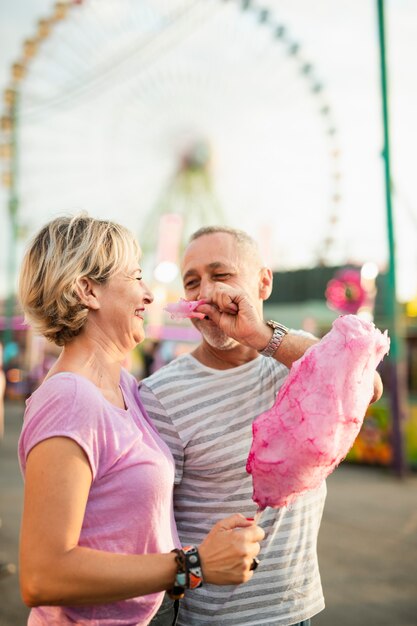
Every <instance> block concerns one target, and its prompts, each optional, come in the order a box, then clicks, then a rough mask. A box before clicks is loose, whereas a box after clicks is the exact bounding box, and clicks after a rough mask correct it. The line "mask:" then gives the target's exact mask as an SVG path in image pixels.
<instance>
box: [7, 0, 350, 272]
mask: <svg viewBox="0 0 417 626" xmlns="http://www.w3.org/2000/svg"><path fill="white" fill-rule="evenodd" d="M5 99H6V108H5V112H4V114H3V117H2V138H1V145H2V151H1V154H2V156H3V165H2V167H3V181H4V183H5V184H6V185H8V186H9V187H10V189H11V197H12V202H11V204H10V205H9V206H10V207H11V209H10V210H11V211H12V212H14V218H15V220H16V226H17V227H18V228H17V230H18V232H20V233H21V235H22V236H23V237H26V236H27V235H28V234H30V233H32V232H33V231H35V230H36V229H37V228H38V227H39V226H40V225H41V224H43V223H44V222H45V221H47V220H48V219H51V218H52V217H53V216H55V215H58V214H62V213H63V212H74V211H75V210H87V211H88V212H89V213H90V214H92V215H94V216H97V217H105V218H109V219H114V220H118V221H121V222H122V223H124V224H125V225H127V226H128V227H129V228H130V229H132V230H133V231H134V232H135V233H136V234H137V235H138V239H139V241H140V243H141V245H142V247H143V249H144V250H145V252H148V253H149V254H150V255H151V256H152V251H154V250H156V248H157V243H158V242H157V237H158V235H157V233H158V227H159V222H160V219H161V217H162V216H163V215H166V214H174V215H177V216H179V218H180V226H179V227H178V228H177V236H178V242H179V244H180V243H181V241H183V240H184V238H185V237H187V236H188V235H189V234H190V231H192V230H194V229H195V228H197V227H198V226H201V225H204V224H209V223H227V224H229V225H232V226H237V227H241V228H244V229H246V230H248V231H249V232H251V233H252V234H253V235H254V236H255V238H257V239H259V240H260V241H261V244H262V247H263V249H264V251H265V252H266V254H267V257H268V258H267V260H268V261H269V263H271V265H272V266H273V267H274V268H283V267H287V268H291V267H297V266H298V267H300V266H303V265H304V266H306V265H307V266H308V265H311V264H313V263H317V261H326V259H327V257H328V255H329V254H330V256H331V252H332V245H333V244H334V242H335V240H336V239H337V220H338V211H339V206H340V200H341V196H340V186H341V182H340V176H341V173H340V166H339V157H340V150H339V146H338V134H337V129H336V125H335V121H334V116H333V113H332V109H331V106H330V103H329V99H328V97H327V95H326V90H325V88H324V86H323V84H322V82H321V81H320V80H319V78H318V72H317V70H316V68H315V66H314V63H313V62H312V61H311V60H309V59H308V58H307V57H306V56H305V54H304V52H303V49H302V47H301V46H300V44H299V43H298V42H297V40H296V39H295V38H294V36H293V35H292V33H291V32H290V31H289V30H288V28H287V27H286V25H285V24H284V23H282V21H280V19H279V18H278V17H277V16H276V15H274V13H273V12H272V11H270V10H268V9H267V8H265V7H264V6H261V5H259V4H257V3H256V2H252V1H250V0H229V1H225V0H141V2H137V1H135V0H84V1H82V2H80V1H78V2H58V3H57V4H56V5H55V7H54V9H53V13H52V14H51V16H49V17H48V16H47V17H44V18H42V19H41V20H40V21H39V24H38V26H37V30H36V33H35V34H34V36H33V37H32V38H30V39H28V40H27V41H25V42H24V44H23V48H22V57H21V58H20V59H18V61H17V62H16V64H15V65H14V66H13V68H12V78H11V84H10V86H9V87H8V89H7V90H6V93H5ZM13 202H14V203H13ZM177 225H178V222H177Z"/></svg>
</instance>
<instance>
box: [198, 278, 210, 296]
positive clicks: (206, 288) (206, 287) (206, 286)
mask: <svg viewBox="0 0 417 626" xmlns="http://www.w3.org/2000/svg"><path fill="white" fill-rule="evenodd" d="M212 292H213V283H212V281H211V280H208V279H202V280H201V281H200V289H199V292H198V298H197V300H211V294H212Z"/></svg>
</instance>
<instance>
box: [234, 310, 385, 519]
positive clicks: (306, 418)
mask: <svg viewBox="0 0 417 626" xmlns="http://www.w3.org/2000/svg"><path fill="white" fill-rule="evenodd" d="M388 349H389V339H388V336H387V331H385V333H384V334H382V333H381V332H380V331H379V330H378V329H377V328H375V326H374V324H372V322H366V321H363V320H361V319H360V318H359V317H356V316H355V315H346V316H344V317H339V318H338V319H337V320H335V321H334V322H333V327H332V329H331V330H330V332H329V333H327V335H325V337H323V339H322V340H321V341H320V342H319V343H317V344H315V345H314V346H312V347H311V348H309V349H308V350H307V351H306V353H305V354H304V356H303V357H301V358H300V359H299V360H298V361H296V362H295V363H294V364H293V366H292V368H291V371H290V373H289V375H288V378H287V380H286V381H285V383H284V384H283V386H282V387H281V389H280V391H279V393H278V395H277V398H276V401H275V404H274V405H273V407H272V408H271V409H269V411H266V412H265V413H262V414H261V415H259V416H258V417H257V418H256V420H255V422H254V423H253V427H252V428H253V442H252V447H251V450H250V453H249V456H248V460H247V464H246V470H247V471H248V472H249V473H250V474H252V479H253V488H254V489H253V500H254V501H255V502H256V503H257V504H258V506H259V508H260V509H263V508H265V507H266V506H272V507H280V506H287V505H289V504H290V503H291V502H293V501H294V500H295V499H296V498H297V497H298V496H299V495H300V494H302V493H304V492H306V491H308V490H310V489H315V488H316V487H318V486H319V485H320V484H321V483H322V481H323V480H324V479H325V478H326V477H327V476H328V475H329V474H330V473H331V472H332V471H333V470H334V469H335V467H337V465H338V464H339V463H340V462H341V461H342V460H343V459H344V457H345V456H346V454H347V453H348V452H349V450H350V448H351V447H352V445H353V442H354V441H355V438H356V436H357V434H358V433H359V430H360V428H361V425H362V422H363V418H364V416H365V412H366V409H367V407H368V405H369V403H370V401H371V399H372V396H373V388H374V374H375V370H376V367H377V365H378V363H379V362H380V361H381V359H382V358H383V356H384V355H385V354H386V353H387V352H388Z"/></svg>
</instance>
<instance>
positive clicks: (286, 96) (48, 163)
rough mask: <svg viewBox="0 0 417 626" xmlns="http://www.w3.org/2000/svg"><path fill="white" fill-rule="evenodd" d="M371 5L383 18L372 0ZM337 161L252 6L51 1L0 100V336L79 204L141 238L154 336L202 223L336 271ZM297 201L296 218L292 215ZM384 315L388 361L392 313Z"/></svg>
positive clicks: (325, 121)
mask: <svg viewBox="0 0 417 626" xmlns="http://www.w3.org/2000/svg"><path fill="white" fill-rule="evenodd" d="M378 8H379V10H380V16H382V17H383V13H382V9H383V2H382V0H379V1H378ZM381 24H382V21H381ZM381 42H383V37H381ZM381 50H382V57H383V55H384V53H385V52H384V49H383V46H382V45H381ZM382 57H381V58H382ZM382 70H383V71H382V75H383V78H384V77H385V68H384V67H382ZM384 111H385V109H384ZM386 118H387V112H386ZM386 122H387V119H386ZM387 140H388V134H387V135H386V146H385V153H384V154H385V163H386V167H387V170H388V171H387V176H388V179H389V150H388V143H387ZM340 156H341V153H340V147H339V134H338V129H337V125H336V123H335V115H334V113H333V110H332V107H331V101H330V98H329V96H328V94H327V92H326V89H325V86H324V84H323V82H322V80H320V78H319V76H318V72H317V69H316V67H315V64H314V62H312V61H311V59H309V58H308V57H307V56H306V54H305V52H304V50H303V48H302V46H301V45H300V43H299V41H297V39H296V38H294V36H293V35H292V32H291V30H290V29H289V28H288V27H287V25H286V24H285V23H282V21H281V20H280V19H278V18H277V17H276V16H275V15H274V13H273V12H272V11H271V10H269V9H267V8H265V7H264V6H262V5H261V4H259V3H258V2H255V1H253V0H229V1H226V0H147V1H144V2H135V1H134V0H68V1H59V2H56V4H55V5H54V6H53V8H52V10H51V13H50V14H49V15H46V16H43V17H42V18H41V19H40V20H39V21H38V23H37V25H36V26H35V28H34V31H33V32H32V33H29V38H28V39H26V40H25V41H24V42H23V43H22V47H21V52H20V55H19V57H18V58H17V59H16V62H15V63H14V64H13V65H12V67H11V71H10V81H9V84H8V85H7V87H6V89H5V90H4V94H3V112H2V116H1V129H0V158H1V177H2V182H3V185H4V186H5V187H6V188H7V193H8V207H7V213H8V223H9V237H8V240H7V241H8V246H9V249H8V254H7V259H8V261H7V262H8V267H7V280H8V286H7V291H8V294H7V301H6V307H5V308H6V310H5V337H4V339H5V342H6V343H7V342H8V341H10V340H11V337H12V332H13V330H12V326H13V324H12V320H13V318H14V315H15V313H16V311H15V282H16V272H17V270H16V268H17V265H18V263H19V260H20V256H21V253H22V244H23V243H24V241H25V240H26V239H27V237H28V236H29V235H31V234H32V233H34V232H35V231H36V230H37V229H38V228H39V227H40V226H41V225H42V224H43V223H44V222H46V221H47V220H48V219H50V218H52V217H53V216H55V215H57V214H62V213H64V212H71V213H73V212H74V211H75V210H87V211H88V212H89V213H91V214H93V215H95V216H97V217H103V218H109V219H115V220H119V221H121V222H123V223H124V224H125V225H126V226H128V227H129V228H130V229H131V230H133V231H134V232H135V233H136V234H137V235H138V239H139V242H140V244H141V247H142V250H143V253H144V258H143V265H144V269H145V275H148V276H152V280H149V279H148V282H149V283H151V284H152V283H153V284H152V287H153V290H154V292H155V294H156V296H157V297H156V298H155V300H156V306H155V310H154V319H153V320H150V322H151V324H153V326H154V328H155V329H157V328H158V327H162V326H163V325H164V323H166V320H164V317H163V313H162V307H163V304H164V303H165V302H166V301H167V300H169V299H170V298H171V299H172V298H176V297H177V296H178V290H179V286H178V283H176V282H175V281H176V280H178V279H177V278H176V276H175V274H176V271H177V262H178V258H179V254H180V251H181V249H182V247H183V246H184V244H185V241H186V240H187V238H188V236H189V235H190V233H191V232H192V231H193V230H195V229H196V228H198V227H200V226H203V225H207V224H213V223H220V224H222V223H223V224H229V225H231V226H237V227H242V228H244V229H246V230H248V231H249V232H251V233H252V234H253V235H254V236H255V238H257V239H258V240H260V243H261V245H262V248H263V250H264V252H265V254H266V257H267V261H268V263H269V264H270V265H271V266H272V267H273V268H274V269H283V268H285V269H286V268H294V267H297V266H298V267H300V266H303V265H304V266H305V267H312V266H314V265H325V264H331V265H335V264H338V263H339V264H340V263H343V262H344V258H345V257H346V249H343V246H341V238H340V233H339V231H340V228H339V224H340V213H341V211H340V207H341V202H342V196H341V166H340ZM294 180H296V181H297V183H296V184H294ZM307 201H308V206H309V211H308V212H304V213H303V215H302V216H300V215H297V211H292V210H290V211H289V210H288V207H299V206H306V204H307ZM387 201H388V204H389V192H387ZM388 215H389V216H390V207H388ZM284 219H285V224H286V229H285V232H284V229H283V228H280V227H279V226H280V224H282V223H283V222H284ZM300 222H302V223H303V230H300V228H299V226H300ZM388 225H389V227H390V228H391V231H392V220H391V221H390V218H389V219H388ZM291 228H297V229H298V230H297V233H298V234H297V239H298V246H297V254H298V256H297V257H295V256H294V251H293V248H294V246H289V244H288V241H287V239H288V238H287V234H286V233H288V231H289V229H291ZM391 231H390V232H391ZM323 233H324V234H323ZM390 245H391V246H392V247H393V241H390ZM391 257H392V266H390V276H391V301H392V302H394V301H395V268H394V265H393V262H394V261H393V258H394V255H393V253H392V254H391ZM392 306H394V305H393V304H392ZM390 316H391V318H392V320H393V321H392V328H391V329H390V334H391V340H393V339H394V342H392V344H391V345H393V346H394V357H395V358H396V354H397V352H398V350H397V347H396V346H397V344H396V340H395V337H396V323H397V322H396V311H395V307H394V308H392V310H391V311H390ZM155 332H157V331H156V330H155ZM394 370H395V368H394ZM396 411H397V413H398V407H397V409H396ZM399 437H400V433H399V431H398V433H397V439H398V440H399ZM398 447H400V443H398ZM397 465H398V466H399V467H400V466H401V465H402V460H401V458H399V459H397Z"/></svg>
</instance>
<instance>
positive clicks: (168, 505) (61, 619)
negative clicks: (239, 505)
mask: <svg viewBox="0 0 417 626" xmlns="http://www.w3.org/2000/svg"><path fill="white" fill-rule="evenodd" d="M120 388H121V390H122V393H123V396H124V400H125V405H126V407H127V409H126V410H124V409H119V408H117V407H115V406H114V405H112V404H111V403H110V402H108V401H107V400H106V399H105V397H104V396H103V395H102V393H101V392H100V390H99V389H98V388H97V387H96V386H95V385H94V384H93V383H92V382H90V381H89V380H88V379H86V378H84V377H83V376H79V375H77V374H72V373H67V372H61V373H59V374H55V375H54V376H52V377H51V378H49V379H48V380H47V381H45V382H44V383H43V384H42V385H41V386H40V387H39V389H37V390H36V391H35V392H34V393H33V394H32V396H31V397H30V398H29V399H28V400H27V407H26V412H25V417H24V424H23V429H22V433H21V436H20V440H19V460H20V464H21V468H22V472H23V475H24V473H25V467H26V459H27V455H28V454H29V452H30V450H31V449H32V448H33V447H34V446H35V445H36V444H37V443H39V442H40V441H42V440H44V439H48V438H50V437H57V436H60V437H62V436H64V437H69V438H70V439H73V440H74V441H75V442H76V443H77V444H78V445H79V446H80V447H81V448H82V449H83V450H84V452H85V454H86V455H87V458H88V460H89V463H90V466H91V471H92V476H93V482H92V485H91V489H90V493H89V496H88V501H87V506H86V510H85V516H84V521H83V525H82V529H81V534H80V540H79V545H80V546H87V547H89V548H93V549H96V550H104V551H107V552H118V553H123V554H149V553H157V552H169V551H170V550H172V548H174V547H178V546H179V540H178V535H177V531H176V526H175V521H174V515H173V506H172V492H173V481H174V460H173V458H172V455H171V453H170V451H169V449H168V447H167V446H166V444H165V443H164V442H163V441H162V439H161V438H160V437H159V435H158V433H157V431H156V429H155V427H154V426H153V425H152V424H151V422H150V420H149V418H148V417H147V415H146V412H145V410H144V409H143V407H142V403H141V401H140V398H139V394H138V390H137V383H136V380H135V379H134V378H133V376H131V375H130V374H129V373H128V372H127V371H125V370H122V374H121V379H120ZM162 598H163V593H154V594H151V595H147V596H141V597H138V598H133V599H131V600H123V601H121V602H112V603H109V604H101V605H95V606H88V607H86V606H83V607H81V606H76V607H67V606H66V607H36V608H34V609H32V610H31V613H30V617H29V622H28V624H30V625H31V626H33V625H36V626H38V625H42V626H43V625H48V626H52V625H54V624H57V625H58V624H59V625H61V624H72V625H74V624H88V626H98V625H100V626H103V625H108V626H110V625H111V626H116V625H120V626H122V625H123V626H127V625H128V626H138V625H145V624H148V622H149V620H150V619H151V618H152V617H153V615H154V614H155V613H156V612H157V610H158V608H159V606H160V604H161V602H162Z"/></svg>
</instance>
